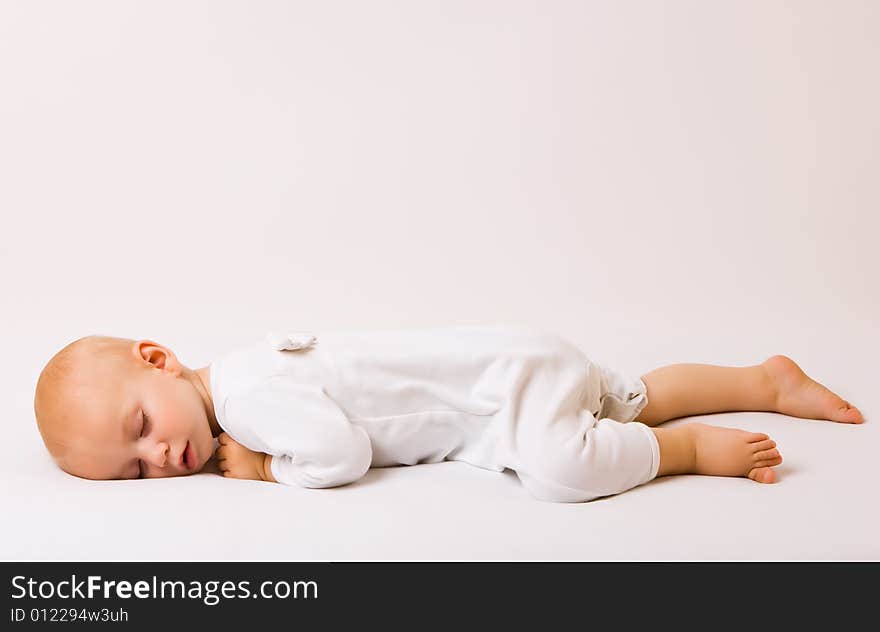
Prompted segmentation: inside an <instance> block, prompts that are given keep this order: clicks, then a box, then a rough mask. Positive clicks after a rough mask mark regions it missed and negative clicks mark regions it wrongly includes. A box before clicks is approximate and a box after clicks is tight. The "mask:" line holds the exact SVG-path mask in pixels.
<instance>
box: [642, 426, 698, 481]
mask: <svg viewBox="0 0 880 632" xmlns="http://www.w3.org/2000/svg"><path fill="white" fill-rule="evenodd" d="M696 426H698V424H685V425H681V426H676V427H675V428H651V430H652V431H653V432H654V435H655V436H656V437H657V442H658V443H659V444H660V467H659V468H658V470H657V476H669V475H672V474H690V473H693V472H694V471H696V465H697V454H696V453H697V431H698V428H697V427H696Z"/></svg>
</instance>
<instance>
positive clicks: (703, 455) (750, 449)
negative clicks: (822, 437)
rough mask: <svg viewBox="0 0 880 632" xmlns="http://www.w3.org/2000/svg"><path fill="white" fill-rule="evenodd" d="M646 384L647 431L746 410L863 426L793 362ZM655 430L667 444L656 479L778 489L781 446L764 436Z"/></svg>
mask: <svg viewBox="0 0 880 632" xmlns="http://www.w3.org/2000/svg"><path fill="white" fill-rule="evenodd" d="M642 380H643V381H644V382H645V384H646V385H647V387H648V405H647V406H645V408H644V409H643V410H642V411H641V413H640V414H639V416H638V417H636V419H635V421H639V422H642V423H644V424H646V425H648V426H656V425H658V424H660V423H663V422H664V421H667V420H669V419H676V418H678V417H688V416H692V415H705V414H710V413H719V412H726V411H743V410H758V411H771V412H780V413H783V414H787V415H791V416H794V417H803V418H807V419H830V420H832V421H839V422H843V423H862V422H863V421H864V419H863V417H862V415H861V413H860V412H859V410H858V409H857V408H855V407H854V406H852V405H850V403H849V402H847V401H845V400H843V399H842V398H840V397H839V396H837V395H836V394H834V393H832V392H831V391H830V390H828V389H827V388H825V387H824V386H822V385H821V384H819V383H818V382H816V381H814V380H812V379H811V378H809V377H808V376H807V375H806V374H805V373H804V372H803V371H802V370H801V369H800V367H798V365H797V364H796V363H795V362H794V361H792V360H791V359H789V358H787V357H786V356H779V355H777V356H773V357H771V358H769V359H767V360H766V361H764V362H762V363H761V364H759V365H756V366H749V367H723V366H714V365H710V364H673V365H670V366H665V367H661V368H659V369H656V370H654V371H651V372H650V373H648V374H646V375H644V376H642ZM652 430H653V431H654V434H655V436H656V437H657V441H658V442H659V444H660V466H659V470H658V472H657V476H665V475H669V474H687V473H695V474H709V475H715V476H748V477H749V478H751V479H753V480H755V481H758V482H761V483H772V482H773V481H774V480H775V475H774V473H773V470H772V467H773V466H775V465H779V464H780V463H782V457H781V456H780V454H779V451H778V450H776V443H775V442H774V441H772V440H771V439H770V438H769V437H768V436H767V435H765V434H761V433H754V432H746V431H744V430H737V429H733V428H718V427H714V426H709V425H706V424H700V423H692V424H687V425H683V426H678V427H676V428H652Z"/></svg>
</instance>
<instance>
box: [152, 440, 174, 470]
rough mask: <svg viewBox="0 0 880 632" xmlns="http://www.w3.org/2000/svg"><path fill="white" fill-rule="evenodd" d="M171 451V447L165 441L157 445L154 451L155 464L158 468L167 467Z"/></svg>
mask: <svg viewBox="0 0 880 632" xmlns="http://www.w3.org/2000/svg"><path fill="white" fill-rule="evenodd" d="M170 449H171V448H170V447H169V445H168V444H167V443H165V442H164V441H160V442H159V443H157V444H156V447H155V449H154V451H153V463H154V464H155V465H156V467H165V464H166V463H167V462H168V451H169V450H170Z"/></svg>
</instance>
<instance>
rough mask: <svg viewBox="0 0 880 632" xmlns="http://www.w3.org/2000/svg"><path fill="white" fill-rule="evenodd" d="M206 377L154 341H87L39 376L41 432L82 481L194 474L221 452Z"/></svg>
mask: <svg viewBox="0 0 880 632" xmlns="http://www.w3.org/2000/svg"><path fill="white" fill-rule="evenodd" d="M199 373H201V370H200V371H199V372H196V371H192V370H191V369H188V368H187V367H185V366H183V365H182V364H180V362H179V361H178V360H177V357H176V356H175V355H174V354H173V353H172V352H171V350H169V349H167V348H166V347H163V346H161V345H159V344H157V343H155V342H152V341H150V340H128V339H125V338H112V337H109V336H88V337H85V338H80V339H79V340H76V341H75V342H72V343H71V344H69V345H67V346H66V347H64V348H63V349H62V350H61V351H59V352H58V353H56V354H55V355H54V356H53V357H52V359H51V360H49V362H48V364H46V366H45V367H44V368H43V371H42V372H41V373H40V377H39V379H38V381H37V388H36V394H35V396H34V413H35V415H36V418H37V427H38V428H39V430H40V434H41V435H42V437H43V441H44V442H45V444H46V448H47V449H48V450H49V453H50V454H51V455H52V457H53V458H54V459H55V462H56V463H57V464H58V466H59V467H60V468H61V469H63V470H64V471H66V472H68V473H70V474H73V475H75V476H80V477H83V478H90V479H114V478H158V477H163V476H180V475H185V474H194V473H195V472H198V471H199V470H200V469H202V467H203V466H204V465H205V463H206V462H207V461H208V459H210V458H211V455H212V454H213V452H214V440H213V436H212V428H213V427H214V426H216V418H215V417H214V410H213V404H212V402H211V395H210V390H209V389H208V388H207V387H206V385H205V383H204V381H205V380H204V379H203V377H204V376H202V375H199ZM205 375H207V374H205Z"/></svg>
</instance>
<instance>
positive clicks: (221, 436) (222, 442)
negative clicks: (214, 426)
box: [217, 432, 229, 445]
mask: <svg viewBox="0 0 880 632" xmlns="http://www.w3.org/2000/svg"><path fill="white" fill-rule="evenodd" d="M228 440H229V435H228V434H226V433H225V432H221V433H220V434H219V435H218V436H217V441H219V442H220V445H226V443H227V442H228Z"/></svg>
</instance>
